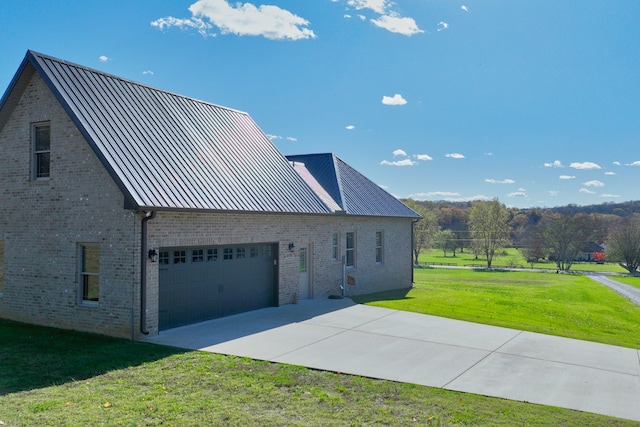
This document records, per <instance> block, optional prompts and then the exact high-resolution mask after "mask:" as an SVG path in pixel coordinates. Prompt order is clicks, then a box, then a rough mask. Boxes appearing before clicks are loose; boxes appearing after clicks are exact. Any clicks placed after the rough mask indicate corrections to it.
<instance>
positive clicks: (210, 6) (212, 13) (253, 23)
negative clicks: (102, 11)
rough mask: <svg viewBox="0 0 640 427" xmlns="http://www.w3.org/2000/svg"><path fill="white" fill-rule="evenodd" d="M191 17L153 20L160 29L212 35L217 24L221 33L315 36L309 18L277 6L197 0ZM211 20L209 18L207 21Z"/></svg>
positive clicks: (289, 37) (288, 37)
mask: <svg viewBox="0 0 640 427" xmlns="http://www.w3.org/2000/svg"><path fill="white" fill-rule="evenodd" d="M189 11H190V12H191V14H192V17H191V18H187V19H180V18H174V17H171V16H170V17H167V18H160V19H157V20H155V21H153V22H152V23H151V25H152V26H154V27H158V28H160V29H161V30H162V29H165V28H168V27H179V28H185V27H187V28H194V29H196V30H197V31H198V32H199V33H200V34H202V35H209V30H210V29H211V28H212V27H213V26H215V27H217V28H218V29H220V32H221V33H222V34H235V35H238V36H263V37H265V38H267V39H270V40H301V39H309V38H315V37H316V35H315V34H314V32H313V31H312V30H310V29H309V28H307V27H308V26H309V21H307V20H306V19H304V18H301V17H300V16H298V15H294V14H293V13H291V12H289V11H288V10H285V9H281V8H279V7H278V6H272V5H260V6H255V5H253V4H251V3H234V4H233V5H230V4H229V2H228V1H227V0H198V1H196V2H195V3H193V4H192V5H191V6H189ZM207 21H208V22H207Z"/></svg>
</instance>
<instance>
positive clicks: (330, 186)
mask: <svg viewBox="0 0 640 427" xmlns="http://www.w3.org/2000/svg"><path fill="white" fill-rule="evenodd" d="M287 158H288V159H289V160H290V161H291V162H294V163H298V162H299V163H302V164H304V167H305V169H306V170H307V171H308V172H309V173H310V174H311V175H312V176H313V178H314V180H315V181H316V182H317V183H318V184H319V185H321V186H322V188H323V190H324V191H325V192H326V193H328V195H329V196H331V198H332V199H333V200H334V201H335V202H336V203H337V204H338V205H339V206H340V208H341V209H342V210H343V211H344V213H346V214H348V215H366V216H390V217H408V218H420V215H419V214H418V213H416V212H415V211H414V210H413V209H411V208H410V207H408V206H407V205H405V204H404V203H402V202H401V201H400V200H398V199H397V198H395V197H394V196H392V195H391V194H389V193H388V192H386V191H385V190H383V189H382V188H380V186H378V185H377V184H375V183H374V182H372V181H371V180H369V179H368V178H367V177H365V176H364V175H362V174H361V173H360V172H358V171H357V170H355V169H354V168H352V167H351V166H349V165H348V164H347V163H345V162H344V161H343V160H341V159H340V158H338V157H337V156H335V155H334V154H331V153H325V154H302V155H291V156H287ZM312 187H313V185H312Z"/></svg>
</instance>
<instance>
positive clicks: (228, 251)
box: [222, 248, 233, 260]
mask: <svg viewBox="0 0 640 427" xmlns="http://www.w3.org/2000/svg"><path fill="white" fill-rule="evenodd" d="M222 259H225V260H227V259H233V248H224V255H223V258H222Z"/></svg>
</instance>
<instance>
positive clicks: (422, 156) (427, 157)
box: [413, 154, 433, 161]
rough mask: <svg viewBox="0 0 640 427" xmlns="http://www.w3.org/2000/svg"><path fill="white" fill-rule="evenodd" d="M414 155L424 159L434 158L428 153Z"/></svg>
mask: <svg viewBox="0 0 640 427" xmlns="http://www.w3.org/2000/svg"><path fill="white" fill-rule="evenodd" d="M413 157H415V158H416V159H418V160H424V161H428V160H433V157H431V156H430V155H428V154H415V155H414V156H413Z"/></svg>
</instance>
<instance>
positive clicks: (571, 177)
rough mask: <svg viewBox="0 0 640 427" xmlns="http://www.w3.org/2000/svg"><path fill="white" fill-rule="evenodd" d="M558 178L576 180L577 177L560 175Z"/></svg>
mask: <svg viewBox="0 0 640 427" xmlns="http://www.w3.org/2000/svg"><path fill="white" fill-rule="evenodd" d="M558 178H560V179H575V178H576V177H575V176H573V175H560V176H559V177H558Z"/></svg>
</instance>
